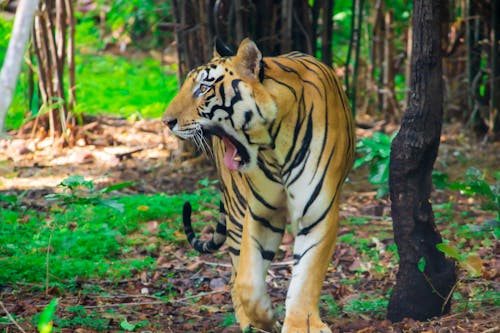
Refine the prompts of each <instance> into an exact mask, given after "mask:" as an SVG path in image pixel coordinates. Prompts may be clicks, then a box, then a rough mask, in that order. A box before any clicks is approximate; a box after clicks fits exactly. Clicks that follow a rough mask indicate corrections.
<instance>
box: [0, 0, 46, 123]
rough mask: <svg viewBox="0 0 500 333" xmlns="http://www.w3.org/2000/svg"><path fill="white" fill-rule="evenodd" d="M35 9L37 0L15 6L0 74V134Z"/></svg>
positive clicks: (22, 0) (26, 0)
mask: <svg viewBox="0 0 500 333" xmlns="http://www.w3.org/2000/svg"><path fill="white" fill-rule="evenodd" d="M37 7H38V0H21V1H20V2H19V4H18V6H17V11H16V18H15V20H14V27H13V29H12V36H11V38H10V40H9V46H8V48H7V54H6V56H5V60H4V63H3V66H2V70H1V72H0V132H1V131H2V130H3V124H4V120H5V116H6V114H7V110H8V109H9V107H10V104H11V103H12V97H13V95H14V90H15V89H16V83H17V78H18V76H19V72H20V70H21V63H22V61H23V58H24V50H25V49H26V44H27V43H28V40H29V37H30V32H31V27H32V25H33V18H34V16H35V11H36V8H37Z"/></svg>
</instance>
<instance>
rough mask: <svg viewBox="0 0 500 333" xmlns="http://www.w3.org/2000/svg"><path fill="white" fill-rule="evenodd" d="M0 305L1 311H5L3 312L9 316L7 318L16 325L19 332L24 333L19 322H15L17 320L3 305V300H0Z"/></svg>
mask: <svg viewBox="0 0 500 333" xmlns="http://www.w3.org/2000/svg"><path fill="white" fill-rule="evenodd" d="M0 306H1V307H2V309H3V311H4V312H5V314H6V315H7V317H8V318H9V320H10V321H11V322H12V323H13V324H14V325H16V327H17V329H18V330H20V331H21V332H23V333H26V331H25V330H23V328H22V327H21V326H19V324H18V323H17V321H16V320H15V319H14V317H12V315H11V314H10V312H9V310H7V308H6V307H5V305H3V302H2V301H0Z"/></svg>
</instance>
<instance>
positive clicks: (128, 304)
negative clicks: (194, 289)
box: [84, 290, 227, 309]
mask: <svg viewBox="0 0 500 333" xmlns="http://www.w3.org/2000/svg"><path fill="white" fill-rule="evenodd" d="M225 292H227V290H214V291H209V292H203V293H199V294H196V295H191V296H187V297H184V298H179V299H174V300H168V301H151V302H130V303H114V304H101V305H87V306H84V308H85V309H99V308H114V307H124V306H140V305H161V304H169V303H172V304H173V303H182V302H185V301H187V300H190V299H193V298H198V297H204V296H209V295H214V294H220V293H225Z"/></svg>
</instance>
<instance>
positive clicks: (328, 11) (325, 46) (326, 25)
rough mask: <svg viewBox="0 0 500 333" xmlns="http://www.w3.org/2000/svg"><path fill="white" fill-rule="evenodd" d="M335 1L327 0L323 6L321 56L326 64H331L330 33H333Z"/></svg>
mask: <svg viewBox="0 0 500 333" xmlns="http://www.w3.org/2000/svg"><path fill="white" fill-rule="evenodd" d="M334 5H335V1H332V0H327V1H325V5H324V6H323V16H322V19H321V21H322V22H323V30H322V33H321V40H322V43H321V58H322V60H323V62H324V63H325V64H327V65H328V66H331V65H332V61H333V59H332V34H333V6H334Z"/></svg>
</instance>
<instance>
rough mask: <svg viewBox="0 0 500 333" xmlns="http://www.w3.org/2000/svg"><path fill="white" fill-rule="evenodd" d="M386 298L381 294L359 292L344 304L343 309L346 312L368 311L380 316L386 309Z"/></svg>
mask: <svg viewBox="0 0 500 333" xmlns="http://www.w3.org/2000/svg"><path fill="white" fill-rule="evenodd" d="M388 302H389V301H388V300H387V299H385V298H383V297H381V296H374V295H366V294H359V295H358V298H355V299H351V300H350V301H349V302H348V303H347V304H345V305H344V307H343V311H344V312H346V313H348V314H353V315H355V314H358V313H370V314H372V315H375V316H377V315H378V316H380V315H381V314H383V313H385V311H386V309H387V304H388Z"/></svg>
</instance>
